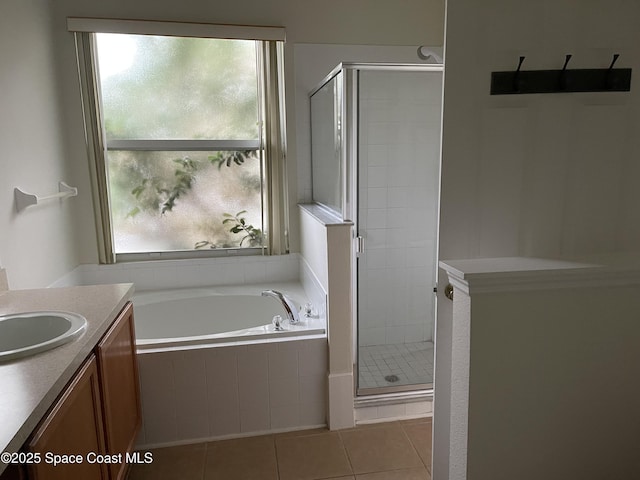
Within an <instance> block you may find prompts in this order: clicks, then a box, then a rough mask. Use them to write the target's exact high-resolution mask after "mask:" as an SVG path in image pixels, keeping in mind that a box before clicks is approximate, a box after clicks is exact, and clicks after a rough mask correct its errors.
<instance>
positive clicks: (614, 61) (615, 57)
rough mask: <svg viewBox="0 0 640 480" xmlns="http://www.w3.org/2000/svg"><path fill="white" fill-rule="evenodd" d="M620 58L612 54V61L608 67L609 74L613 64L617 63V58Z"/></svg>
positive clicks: (616, 54) (617, 54)
mask: <svg viewBox="0 0 640 480" xmlns="http://www.w3.org/2000/svg"><path fill="white" fill-rule="evenodd" d="M619 56H620V54H619V53H614V54H613V60H612V61H611V65H609V72H611V70H613V66H614V65H615V63H616V62H617V61H618V57H619Z"/></svg>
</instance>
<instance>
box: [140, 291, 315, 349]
mask: <svg viewBox="0 0 640 480" xmlns="http://www.w3.org/2000/svg"><path fill="white" fill-rule="evenodd" d="M268 289H274V290H278V291H280V292H282V293H284V294H285V295H287V296H289V297H290V298H291V299H292V300H293V301H294V303H295V304H296V305H297V306H298V307H300V305H304V304H305V303H307V301H308V300H307V298H306V296H305V294H304V291H303V290H302V288H301V286H300V285H299V284H297V283H285V284H261V285H242V286H237V287H210V288H197V289H179V290H162V291H154V292H142V293H138V294H136V295H135V296H134V299H133V303H134V318H135V327H136V338H137V346H138V352H140V353H143V352H152V351H153V352H157V351H162V350H179V349H191V348H202V347H205V346H216V345H217V344H229V343H238V342H247V343H256V342H269V341H279V340H284V339H293V338H291V337H305V338H307V337H313V336H326V322H325V318H324V311H325V309H324V306H315V305H314V315H313V316H312V317H311V318H306V317H305V316H304V315H303V314H301V315H300V318H301V322H300V324H297V325H292V326H287V327H286V328H287V329H286V330H284V331H277V330H275V328H274V327H273V325H272V323H271V320H272V319H273V316H274V315H281V316H282V318H286V312H285V310H284V308H283V307H282V305H281V304H280V302H279V301H277V300H276V299H275V298H272V297H263V296H261V292H262V291H263V290H268Z"/></svg>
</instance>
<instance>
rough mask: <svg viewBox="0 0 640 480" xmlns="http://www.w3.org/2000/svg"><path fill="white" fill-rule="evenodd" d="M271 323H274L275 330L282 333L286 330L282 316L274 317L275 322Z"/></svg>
mask: <svg viewBox="0 0 640 480" xmlns="http://www.w3.org/2000/svg"><path fill="white" fill-rule="evenodd" d="M271 323H273V326H274V328H275V329H276V330H277V331H279V332H281V331H283V330H284V326H283V325H282V324H283V323H284V320H282V317H281V316H280V315H275V316H274V317H273V320H271Z"/></svg>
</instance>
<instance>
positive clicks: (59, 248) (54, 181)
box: [0, 0, 93, 288]
mask: <svg viewBox="0 0 640 480" xmlns="http://www.w3.org/2000/svg"><path fill="white" fill-rule="evenodd" d="M0 64H1V65H2V68H0V92H1V94H0V95H1V99H2V100H1V101H0V104H1V107H0V152H2V157H1V158H0V172H1V173H0V256H1V257H2V259H3V265H2V266H3V267H5V268H6V270H7V274H8V277H9V285H10V287H11V288H30V287H44V286H47V285H48V284H49V283H51V282H53V281H54V280H55V279H57V278H58V277H60V276H61V275H63V274H65V273H66V272H68V271H69V270H71V269H72V268H74V267H75V266H76V265H77V263H78V262H79V257H78V255H77V254H76V249H75V248H74V242H75V236H74V229H73V217H74V215H75V214H76V212H77V207H78V205H79V204H80V203H81V202H86V201H88V199H89V198H90V193H89V191H88V188H87V186H86V185H83V186H82V187H81V188H80V196H79V198H72V199H68V200H65V201H63V202H61V201H53V202H48V203H46V204H41V205H38V206H33V207H29V208H28V209H27V210H24V211H22V212H21V213H16V210H15V205H14V198H13V189H14V187H20V188H21V189H23V190H25V191H27V192H28V193H34V194H38V195H48V194H52V193H57V191H58V181H59V180H64V181H66V182H68V183H70V184H71V185H74V182H75V181H76V177H75V175H74V174H73V172H72V171H71V170H70V169H71V166H70V165H69V164H68V163H67V161H66V151H65V148H64V142H63V134H62V124H63V122H64V117H63V114H62V112H61V109H60V104H59V99H60V95H59V89H58V85H57V82H56V74H55V52H54V49H53V46H52V43H51V15H50V11H49V3H48V2H47V1H45V0H4V1H3V2H2V5H1V6H0ZM89 225H90V226H92V225H93V222H92V221H90V222H89Z"/></svg>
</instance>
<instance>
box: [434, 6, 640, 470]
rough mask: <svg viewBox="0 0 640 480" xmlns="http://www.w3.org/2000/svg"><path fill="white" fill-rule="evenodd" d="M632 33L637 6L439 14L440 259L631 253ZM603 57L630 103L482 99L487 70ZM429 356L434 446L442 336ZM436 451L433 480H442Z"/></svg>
mask: <svg viewBox="0 0 640 480" xmlns="http://www.w3.org/2000/svg"><path fill="white" fill-rule="evenodd" d="M639 21H640V4H638V3H637V2H629V1H625V0H614V1H604V0H592V1H589V2H575V1H572V0H560V1H557V0H544V1H542V2H524V1H510V0H492V1H491V2H476V1H474V0H450V1H449V2H448V4H447V25H446V32H447V33H446V42H445V43H446V45H445V52H446V71H445V87H444V92H445V97H444V122H443V160H442V193H441V224H440V242H439V244H440V256H441V258H443V259H453V258H470V257H491V256H496V257H498V256H513V255H526V256H550V257H554V256H560V255H580V254H589V253H597V252H616V251H632V250H638V248H639V247H638V246H639V245H640V242H639V241H640V216H639V215H638V213H637V212H638V209H637V205H638V204H639V202H640V189H638V188H637V185H638V184H639V182H640V164H639V163H638V162H637V161H636V160H635V157H637V155H638V152H639V147H640V144H639V140H640V136H638V135H637V133H636V132H637V131H638V127H639V126H640V125H639V124H640V108H639V107H640V105H639V104H640V77H639V76H638V72H640V70H639V68H640V31H639V30H638V29H637V24H638V22H639ZM614 53H619V54H621V56H620V58H619V60H618V62H617V64H616V66H617V67H620V68H624V67H631V68H633V69H634V72H633V75H632V81H631V92H629V93H590V94H553V95H551V94H547V95H516V96H490V95H489V87H490V75H491V72H492V71H501V70H514V69H515V68H516V66H517V63H518V57H519V56H520V55H525V56H526V60H525V62H524V64H523V69H526V70H536V69H555V68H561V67H562V65H563V63H564V58H565V54H572V55H573V58H572V60H571V63H570V64H569V67H570V68H606V67H608V66H609V64H610V62H611V59H612V56H613V54H614ZM443 278H444V279H445V280H446V277H441V283H442V285H444V283H446V281H445V282H444V283H443V282H442V280H443ZM442 301H445V302H446V301H447V300H442ZM446 311H447V312H446V313H447V314H450V309H449V308H447V309H446ZM439 314H440V317H439V319H438V322H439V323H440V324H441V325H447V323H448V322H450V321H451V319H450V317H449V316H445V315H444V314H445V309H441V310H440V312H439ZM441 334H442V335H441ZM498 340H499V339H498V338H497V337H496V341H498ZM436 344H437V345H438V347H437V348H436V371H437V374H436V399H435V412H434V419H435V420H434V422H435V423H434V430H435V431H436V434H437V435H440V438H444V437H442V435H447V425H446V424H443V423H442V422H445V421H446V420H444V419H446V418H447V417H448V415H447V414H446V409H447V408H448V401H447V395H448V388H449V383H448V382H450V359H449V357H448V355H449V354H450V352H451V335H450V332H448V331H447V328H442V329H441V328H439V327H438V336H437V339H436ZM448 376H449V378H448ZM441 409H445V410H441ZM441 412H444V414H442V415H441V414H440V413H441ZM439 419H440V420H439ZM441 447H442V444H441V443H438V444H436V445H434V470H433V478H434V479H435V480H440V479H443V478H448V472H447V471H446V465H445V462H442V460H443V458H445V457H446V455H447V452H445V451H443V450H442V449H441ZM441 467H442V468H441Z"/></svg>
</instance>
